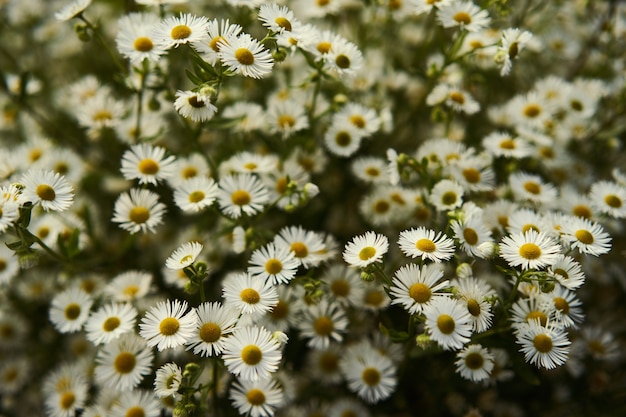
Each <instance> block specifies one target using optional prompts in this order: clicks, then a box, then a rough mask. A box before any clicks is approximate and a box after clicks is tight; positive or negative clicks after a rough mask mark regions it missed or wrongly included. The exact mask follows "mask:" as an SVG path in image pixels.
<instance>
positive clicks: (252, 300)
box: [239, 288, 261, 304]
mask: <svg viewBox="0 0 626 417" xmlns="http://www.w3.org/2000/svg"><path fill="white" fill-rule="evenodd" d="M239 297H240V298H241V301H243V302H244V303H247V304H256V303H258V302H259V301H261V295H260V294H259V292H258V291H257V290H255V289H254V288H246V289H243V290H241V292H240V293H239Z"/></svg>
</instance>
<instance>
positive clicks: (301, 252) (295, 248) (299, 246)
mask: <svg viewBox="0 0 626 417" xmlns="http://www.w3.org/2000/svg"><path fill="white" fill-rule="evenodd" d="M289 249H291V251H292V252H293V253H294V255H295V257H296V258H306V257H307V255H308V254H309V249H308V248H307V246H306V245H305V244H304V243H303V242H293V243H292V244H291V246H290V247H289Z"/></svg>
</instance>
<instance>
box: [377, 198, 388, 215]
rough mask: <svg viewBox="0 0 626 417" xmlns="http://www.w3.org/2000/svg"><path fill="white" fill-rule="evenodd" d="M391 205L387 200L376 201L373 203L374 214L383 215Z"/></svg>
mask: <svg viewBox="0 0 626 417" xmlns="http://www.w3.org/2000/svg"><path fill="white" fill-rule="evenodd" d="M390 208H391V204H389V202H388V201H387V200H378V201H376V202H375V203H374V212H375V213H378V214H384V213H387V212H388V211H389V209H390Z"/></svg>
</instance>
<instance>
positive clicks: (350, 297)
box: [320, 264, 365, 307]
mask: <svg viewBox="0 0 626 417" xmlns="http://www.w3.org/2000/svg"><path fill="white" fill-rule="evenodd" d="M320 279H321V280H322V282H324V283H325V284H326V286H327V288H328V294H329V295H330V297H331V299H332V300H334V301H335V302H336V303H338V304H339V305H340V306H342V307H347V306H349V305H356V303H357V300H360V299H362V298H363V295H364V294H363V293H364V291H365V288H364V286H363V280H362V279H361V277H360V276H359V273H358V271H356V270H355V269H353V268H349V267H347V266H346V265H343V264H334V265H331V266H330V267H329V268H328V270H327V271H325V272H324V274H323V275H322V276H321V278H320Z"/></svg>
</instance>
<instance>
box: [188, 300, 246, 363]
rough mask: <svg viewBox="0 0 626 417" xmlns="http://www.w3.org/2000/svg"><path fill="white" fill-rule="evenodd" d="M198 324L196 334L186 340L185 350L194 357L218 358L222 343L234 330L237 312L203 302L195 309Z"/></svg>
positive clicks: (216, 303) (222, 346)
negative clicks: (191, 351) (189, 351)
mask: <svg viewBox="0 0 626 417" xmlns="http://www.w3.org/2000/svg"><path fill="white" fill-rule="evenodd" d="M196 313H197V314H198V322H197V328H196V332H195V334H194V335H193V337H191V338H190V339H189V340H187V350H192V349H193V353H194V355H200V356H219V355H220V354H221V353H222V351H223V350H224V343H225V340H226V338H227V337H228V335H229V334H231V333H232V332H233V330H235V326H236V324H237V320H238V318H239V315H238V312H237V310H235V309H230V308H226V307H224V306H223V305H222V304H221V303H219V302H214V303H209V302H205V303H202V304H200V305H199V306H198V308H197V309H196Z"/></svg>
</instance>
